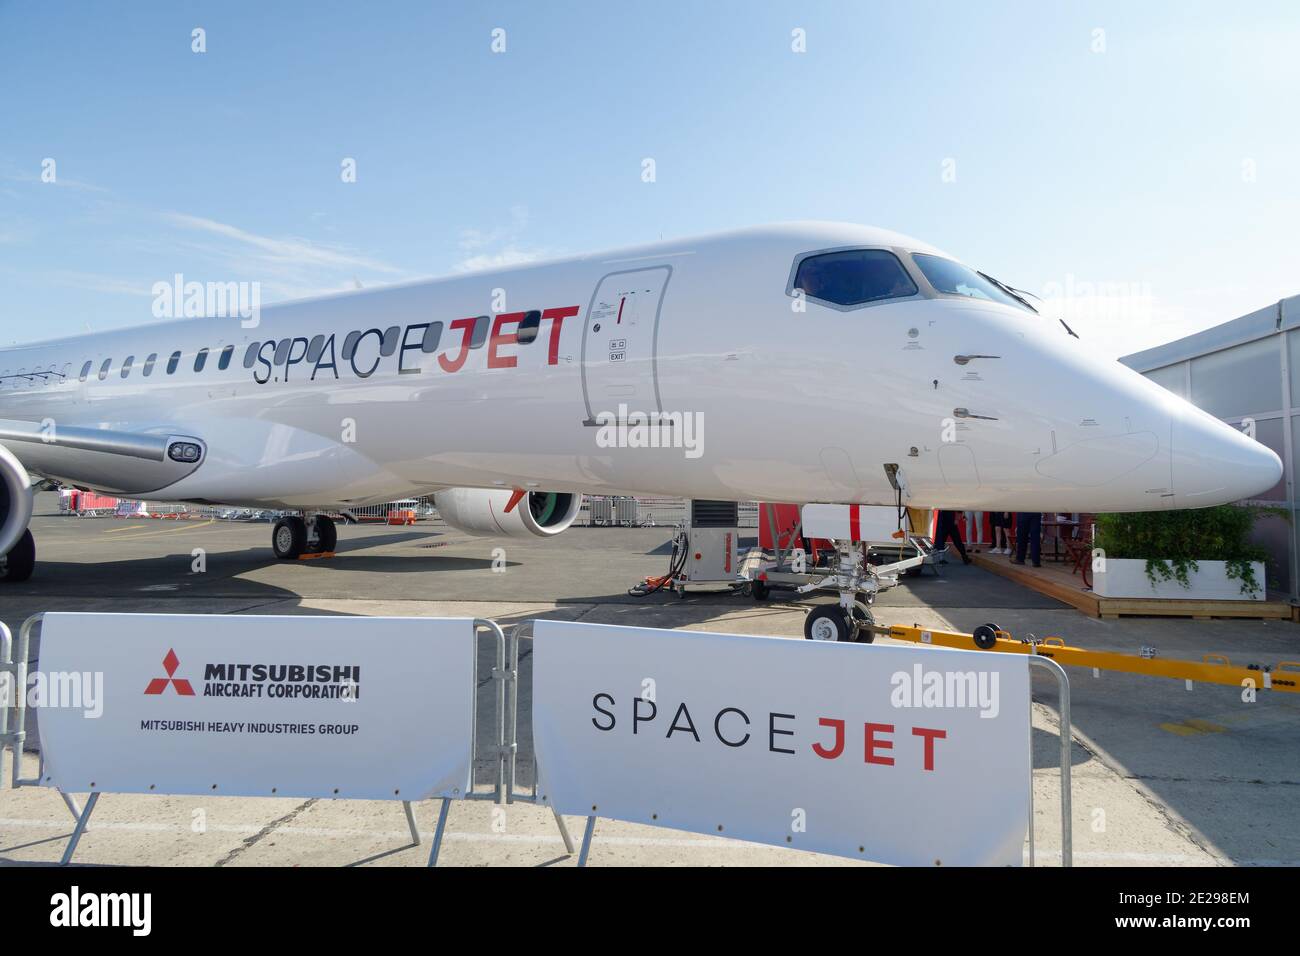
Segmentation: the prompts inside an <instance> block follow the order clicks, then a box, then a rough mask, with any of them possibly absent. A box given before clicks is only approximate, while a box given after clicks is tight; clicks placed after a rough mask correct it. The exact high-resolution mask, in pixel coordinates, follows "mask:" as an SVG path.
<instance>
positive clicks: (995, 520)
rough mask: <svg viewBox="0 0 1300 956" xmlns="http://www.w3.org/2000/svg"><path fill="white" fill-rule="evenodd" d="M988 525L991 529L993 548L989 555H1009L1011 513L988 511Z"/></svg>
mask: <svg viewBox="0 0 1300 956" xmlns="http://www.w3.org/2000/svg"><path fill="white" fill-rule="evenodd" d="M989 524H990V525H991V526H992V528H993V547H992V549H991V550H990V552H989V553H990V554H1010V553H1011V512H1010V511H990V512H989Z"/></svg>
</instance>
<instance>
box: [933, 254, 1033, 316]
mask: <svg viewBox="0 0 1300 956" xmlns="http://www.w3.org/2000/svg"><path fill="white" fill-rule="evenodd" d="M912 261H913V262H915V263H916V266H917V268H918V269H920V270H921V274H922V275H924V276H925V278H926V280H927V281H928V282H929V283H930V285H932V286H934V291H936V292H942V293H943V294H944V295H964V296H966V297H967V298H970V299H984V300H985V301H986V302H1001V303H1002V304H1003V305H1014V306H1015V307H1016V308H1018V309H1025V310H1026V311H1028V312H1033V311H1035V310H1034V309H1031V308H1029V307H1028V306H1027V305H1026V304H1025V303H1024V302H1021V301H1020V300H1019V299H1017V298H1016V297H1015V296H1013V295H1008V294H1007V293H1006V292H1003V291H1002V290H1001V289H999V288H998V287H997V285H996V284H995V283H993V282H990V281H989V280H988V279H986V278H984V277H983V276H982V275H980V274H979V273H978V272H976V271H975V270H974V269H972V268H970V267H969V266H964V265H962V264H961V263H960V262H953V261H952V260H951V259H945V258H943V257H942V256H931V255H927V254H925V253H919V252H914V253H912Z"/></svg>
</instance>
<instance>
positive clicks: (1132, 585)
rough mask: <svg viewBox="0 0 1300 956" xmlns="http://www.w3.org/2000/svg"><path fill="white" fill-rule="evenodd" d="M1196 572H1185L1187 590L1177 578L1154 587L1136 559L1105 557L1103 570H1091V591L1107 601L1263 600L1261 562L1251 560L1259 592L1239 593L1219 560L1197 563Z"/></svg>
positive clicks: (1239, 589)
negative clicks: (1136, 599)
mask: <svg viewBox="0 0 1300 956" xmlns="http://www.w3.org/2000/svg"><path fill="white" fill-rule="evenodd" d="M1197 564H1198V565H1199V566H1200V570H1199V571H1188V572H1187V580H1188V581H1189V582H1191V587H1187V588H1185V587H1183V586H1182V585H1181V584H1179V583H1178V579H1177V578H1171V579H1170V580H1168V581H1160V582H1159V583H1158V584H1156V585H1155V587H1152V586H1151V582H1150V580H1148V579H1147V563H1146V561H1144V560H1140V559H1137V558H1107V559H1106V570H1105V571H1093V573H1092V591H1093V593H1094V594H1096V595H1097V596H1098V597H1108V598H1165V599H1168V600H1175V601H1262V600H1264V596H1265V594H1264V562H1262V561H1255V562H1254V568H1255V580H1256V581H1258V582H1259V590H1258V591H1256V592H1255V593H1254V594H1253V595H1251V594H1243V593H1242V590H1241V581H1239V580H1237V579H1236V578H1230V577H1228V572H1227V564H1226V562H1223V561H1198V562H1197Z"/></svg>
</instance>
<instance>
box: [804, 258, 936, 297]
mask: <svg viewBox="0 0 1300 956" xmlns="http://www.w3.org/2000/svg"><path fill="white" fill-rule="evenodd" d="M794 287H795V288H796V289H801V290H803V293H804V295H806V296H808V297H809V298H812V299H821V300H822V301H823V302H833V303H834V304H835V305H846V306H848V305H862V304H864V303H866V302H876V301H878V300H880V299H895V298H899V297H902V296H908V295H916V283H915V282H913V281H912V277H911V276H909V275H908V274H907V270H906V269H904V268H903V264H902V263H901V262H899V261H898V257H897V256H895V255H894V254H893V253H892V252H887V251H885V250H884V249H847V250H845V251H843V252H825V253H822V254H821V255H815V256H809V257H808V258H806V259H804V260H803V261H802V262H800V263H799V270H798V272H796V273H795V277H794Z"/></svg>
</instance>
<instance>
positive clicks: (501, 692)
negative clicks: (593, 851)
mask: <svg viewBox="0 0 1300 956" xmlns="http://www.w3.org/2000/svg"><path fill="white" fill-rule="evenodd" d="M44 618H45V613H44V612H41V613H38V614H33V615H32V616H31V617H29V618H28V619H27V620H25V621H24V622H23V625H22V627H21V628H20V629H19V632H18V646H17V649H16V650H17V653H14V650H15V649H14V647H13V637H12V635H11V634H10V632H9V628H8V627H7V626H6V625H5V624H4V623H3V622H0V673H6V672H7V673H10V674H12V675H13V687H14V702H13V703H14V710H15V712H16V721H15V722H16V724H17V728H16V729H15V730H14V731H13V732H12V733H11V732H9V710H10V708H9V707H0V786H3V783H4V779H3V769H4V768H3V764H4V751H5V748H6V747H9V748H11V749H12V751H13V770H12V777H11V786H12V787H13V788H15V789H16V788H18V787H39V786H42V778H43V777H44V775H45V753H44V751H43V750H42V751H41V753H40V762H39V763H38V765H37V772H36V776H35V777H28V778H23V777H22V776H21V774H22V755H23V742H24V741H25V740H26V738H27V734H26V731H25V730H24V727H25V726H26V725H25V718H26V713H27V693H26V688H27V672H28V666H29V663H30V650H31V637H32V631H33V630H34V629H35V627H36V625H37V624H39V623H41V621H43V620H44ZM480 631H487V632H488V633H490V634H491V635H492V636H493V638H494V639H495V642H496V648H495V651H496V654H495V661H494V666H493V668H492V673H491V674H490V679H491V680H492V681H493V682H494V683H495V684H496V689H495V696H496V706H495V708H494V716H495V728H494V730H495V734H494V736H495V740H494V742H493V746H492V750H491V754H492V756H493V758H494V759H495V760H496V773H495V778H496V779H495V781H494V784H493V787H492V789H491V790H490V791H489V790H484V791H477V790H475V789H474V765H475V762H476V756H477V752H478V689H479V686H480V685H481V684H482V679H481V675H480V673H479V663H478V659H479V654H478V635H479V632H480ZM473 633H474V648H473V654H474V687H473V690H472V691H471V696H472V698H473V702H474V713H473V715H472V716H471V720H470V750H469V752H470V757H469V765H470V766H469V775H470V776H469V782H470V788H469V790H468V791H466V792H465V793H464V794H462V795H461V796H460V797H457V798H452V797H440V798H438V799H440V800H441V801H442V803H441V806H440V807H439V808H438V823H437V826H436V827H435V829H434V833H433V845H432V847H431V848H430V850H429V862H428V864H427V865H428V866H430V867H433V866H437V865H438V855H439V853H440V852H441V850H442V841H443V837H444V836H445V835H446V830H447V815H448V813H449V812H450V811H451V802H452V800H453V799H459V800H492V801H493V802H495V803H502V802H504V800H505V796H506V781H505V773H506V757H507V752H508V751H512V750H513V747H514V744H513V743H512V744H511V745H510V747H507V745H506V720H505V701H506V683H507V681H508V680H509V678H508V674H509V672H508V671H507V670H506V666H505V665H506V636H505V633H504V632H503V631H502V630H501V626H500V625H499V624H497V623H496V621H493V620H489V619H487V618H474V619H473ZM512 736H513V732H512ZM512 762H513V761H512ZM56 789H57V788H56ZM101 792H102V791H98V790H96V791H92V792H91V793H90V794H89V795H88V796H87V798H86V805H85V806H84V807H79V806H77V801H76V800H75V799H73V798H72V797H71V796H70V795H69V794H67V793H65V792H64V791H63V790H61V789H60V790H59V791H58V793H59V796H60V797H62V798H63V802H64V805H65V806H67V808H68V811H69V812H70V813H71V814H72V817H73V819H74V820H76V826H75V827H74V828H73V831H72V835H71V836H70V837H69V838H68V845H67V847H66V848H65V850H64V852H63V858H62V859H61V860H60V861H59V865H60V866H67V865H68V864H69V863H70V862H71V861H72V855H73V853H75V852H76V850H77V844H78V843H80V842H81V837H82V835H83V834H84V833H85V831H86V824H87V823H89V821H90V815H91V814H92V813H93V812H94V810H95V806H96V804H98V803H99V797H100V794H101ZM173 795H175V794H173ZM401 803H402V809H403V810H404V811H405V813H406V824H407V826H408V827H409V829H410V831H411V842H412V845H415V846H418V845H419V844H420V843H421V842H422V841H421V839H420V830H419V827H418V826H417V825H416V821H415V812H414V809H413V807H412V802H411V801H410V800H403V801H401ZM561 830H562V831H563V823H561ZM565 837H566V845H567V843H568V842H569V841H568V839H567V838H568V834H567V833H565Z"/></svg>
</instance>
